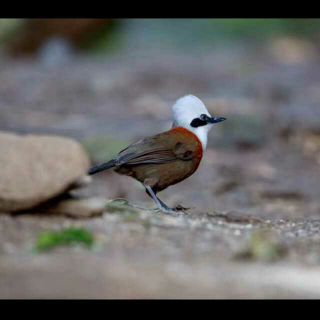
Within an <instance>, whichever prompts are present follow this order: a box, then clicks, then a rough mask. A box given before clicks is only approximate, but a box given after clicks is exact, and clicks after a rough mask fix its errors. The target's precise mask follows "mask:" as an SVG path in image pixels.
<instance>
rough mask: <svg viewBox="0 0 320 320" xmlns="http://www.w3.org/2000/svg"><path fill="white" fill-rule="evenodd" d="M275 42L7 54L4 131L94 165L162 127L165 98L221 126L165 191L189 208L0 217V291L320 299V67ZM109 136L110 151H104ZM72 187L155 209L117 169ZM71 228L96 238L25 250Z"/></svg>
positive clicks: (16, 294) (1, 105)
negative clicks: (197, 106) (187, 99)
mask: <svg viewBox="0 0 320 320" xmlns="http://www.w3.org/2000/svg"><path fill="white" fill-rule="evenodd" d="M274 46H275V48H277V47H276V44H275V45H274ZM298 48H299V47H298ZM273 49H274V48H273ZM273 49H272V48H271V49H270V48H258V49H257V48H254V47H251V48H250V47H248V48H241V49H239V48H237V49H236V50H230V48H227V49H221V48H220V49H219V50H216V51H210V52H207V53H206V54H204V53H202V54H199V55H197V56H196V57H195V55H192V56H191V55H190V56H188V55H185V56H184V57H183V58H181V56H179V55H175V54H172V53H167V54H164V55H161V56H159V55H158V56H157V55H152V56H151V55H150V56H148V55H146V56H145V57H144V56H143V55H139V56H134V55H132V56H130V55H129V56H128V55H127V56H121V55H119V56H118V57H109V56H107V57H96V56H91V57H87V56H74V57H72V59H71V60H68V62H65V63H63V62H62V63H60V64H56V65H54V66H52V65H46V64H44V63H40V62H39V61H38V60H37V59H20V60H11V59H10V58H8V57H5V56H1V57H0V69H1V72H0V83H1V85H0V129H1V130H8V131H14V132H18V133H38V134H41V133H46V134H48V133H50V134H58V135H65V136H70V137H73V138H75V139H77V140H79V141H81V142H83V143H84V144H85V145H86V146H87V147H88V148H89V150H90V154H91V156H92V162H93V163H95V162H99V161H100V160H102V158H103V157H106V156H111V155H114V154H116V153H117V152H118V151H120V150H121V149H122V148H123V145H125V144H127V143H130V142H134V141H136V140H138V139H140V138H142V137H144V136H147V135H152V134H156V133H159V132H161V131H164V130H167V129H169V128H170V127H171V110H170V107H171V105H172V103H173V102H174V100H176V99H177V98H179V97H181V96H183V95H185V94H188V93H191V94H194V95H196V96H198V97H199V98H200V99H202V100H203V101H204V103H205V104H206V105H207V107H208V109H209V111H210V112H211V114H212V115H215V116H223V117H226V118H227V121H226V122H224V123H222V124H219V125H216V126H215V127H214V128H213V130H212V131H211V132H210V136H209V144H208V149H207V150H206V152H205V154H204V157H203V160H202V163H201V164H200V167H199V169H198V171H197V172H196V173H195V174H194V175H193V176H192V177H190V178H189V179H187V180H186V181H184V182H182V183H180V184H178V185H176V186H172V187H170V188H168V189H167V190H165V191H163V192H162V193H160V194H159V197H160V198H161V199H162V200H163V201H164V202H165V203H167V204H168V205H170V206H177V205H182V206H183V207H188V208H191V209H189V210H186V211H185V213H180V214H179V215H177V216H175V217H171V216H167V215H163V214H161V213H155V212H150V211H138V212H134V213H128V212H122V211H116V212H108V210H107V211H106V212H105V214H104V215H103V216H100V217H92V218H88V219H76V218H70V217H56V216H54V215H46V214H28V213H26V214H23V215H8V214H5V213H3V214H0V297H1V298H318V297H320V276H319V275H320V218H319V217H320V166H319V163H320V108H319V99H320V94H319V92H320V64H319V61H318V55H317V54H316V53H313V51H310V50H309V51H307V52H305V51H301V50H300V51H299V50H298V49H296V51H297V50H298V51H297V52H298V53H297V54H296V56H295V59H291V60H290V59H289V60H288V59H287V60H285V61H284V60H282V59H281V58H279V56H278V55H277V51H276V49H274V50H273ZM293 51H294V50H293ZM310 52H311V53H310ZM297 57H298V58H297ZM288 61H289V62H288ZM97 139H98V140H99V139H100V140H99V141H100V142H99V144H98V146H97ZM104 139H106V140H104ZM101 141H102V142H101ZM104 141H108V143H109V142H110V145H111V144H112V148H111V147H110V148H108V143H107V142H106V143H105V144H106V145H105V150H103V152H104V153H101V150H100V149H101V145H102V146H104ZM111 142H112V143H111ZM105 160H107V159H105ZM78 194H79V195H82V196H95V197H103V198H106V199H113V198H127V199H129V201H130V202H131V203H134V204H139V205H143V206H145V207H148V208H152V207H154V204H153V202H152V200H150V199H149V198H148V197H147V196H146V194H145V191H144V189H143V188H142V186H140V185H139V184H138V183H137V182H135V181H134V180H132V179H130V178H127V177H123V176H119V175H117V174H116V173H114V172H112V171H110V172H105V173H101V174H99V175H96V176H94V179H93V183H92V184H91V185H90V186H88V187H87V188H85V189H83V190H80V191H78ZM65 226H83V227H84V228H86V229H88V230H90V231H92V232H93V234H94V236H95V238H96V243H97V244H96V245H95V247H94V248H93V249H92V250H88V249H85V248H81V247H65V248H58V249H55V250H54V251H52V252H48V253H41V254H34V253H32V252H31V251H30V247H31V245H32V243H33V241H34V239H35V238H36V236H37V234H39V232H40V231H43V230H57V229H59V228H61V227H65ZM257 247H258V248H260V247H262V248H263V249H262V251H261V250H260V249H258V251H257V250H256V248H257ZM280 249H281V250H280ZM259 250H260V251H259ZM268 250H271V251H272V250H273V251H272V252H276V253H275V254H274V258H272V259H269V258H268V257H270V255H268V254H265V252H269V251H268ZM261 252H262V253H261Z"/></svg>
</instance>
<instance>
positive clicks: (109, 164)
mask: <svg viewBox="0 0 320 320" xmlns="http://www.w3.org/2000/svg"><path fill="white" fill-rule="evenodd" d="M115 165H116V162H115V161H114V160H110V161H108V162H103V163H100V164H98V165H97V166H94V167H92V168H90V170H89V172H88V174H89V175H90V176H91V175H92V174H95V173H98V172H100V171H104V170H108V169H110V168H112V167H114V166H115Z"/></svg>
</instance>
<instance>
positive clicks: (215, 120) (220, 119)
mask: <svg viewBox="0 0 320 320" xmlns="http://www.w3.org/2000/svg"><path fill="white" fill-rule="evenodd" d="M224 120H227V119H226V118H214V117H212V118H209V122H210V123H217V122H222V121H224Z"/></svg>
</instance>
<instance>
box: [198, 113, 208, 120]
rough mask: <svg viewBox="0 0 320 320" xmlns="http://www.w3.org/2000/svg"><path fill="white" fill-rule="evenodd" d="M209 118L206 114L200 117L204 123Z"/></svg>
mask: <svg viewBox="0 0 320 320" xmlns="http://www.w3.org/2000/svg"><path fill="white" fill-rule="evenodd" d="M207 118H208V116H207V115H206V114H202V115H201V116H200V119H201V120H203V121H205V120H207Z"/></svg>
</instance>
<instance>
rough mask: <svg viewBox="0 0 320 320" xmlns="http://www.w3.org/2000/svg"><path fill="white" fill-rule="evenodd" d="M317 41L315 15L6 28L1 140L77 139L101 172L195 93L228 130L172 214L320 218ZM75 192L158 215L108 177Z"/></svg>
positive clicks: (177, 193)
mask: <svg viewBox="0 0 320 320" xmlns="http://www.w3.org/2000/svg"><path fill="white" fill-rule="evenodd" d="M319 39H320V19H0V130H2V131H5V130H8V131H14V132H18V133H35V134H44V133H45V134H57V135H64V136H68V137H72V138H75V139H77V140H78V141H80V142H81V143H82V144H83V145H84V146H85V148H86V150H87V151H88V153H89V155H90V157H91V160H92V163H99V162H102V161H106V160H108V159H110V158H111V157H112V156H114V155H116V154H117V152H119V151H120V150H122V149H123V148H124V147H126V146H127V145H128V144H129V143H132V142H135V141H137V140H139V139H141V138H143V137H145V136H148V135H153V134H157V133H160V132H162V131H165V130H168V129H169V128H170V127H171V125H172V121H171V106H172V104H173V103H174V101H175V100H176V99H178V98H180V97H181V96H183V95H186V94H193V95H196V96H197V97H199V98H200V99H201V100H202V101H203V102H204V103H205V105H206V106H207V108H208V109H209V112H210V113H211V114H212V115H213V116H219V117H220V116H221V117H226V118H227V121H226V122H223V123H222V124H220V125H216V126H215V127H214V129H213V130H212V131H211V132H210V135H209V144H208V149H207V151H206V153H205V154H204V157H203V160H202V163H201V164H200V167H199V169H198V171H197V172H196V173H195V174H194V175H193V176H192V177H190V178H189V179H187V180H186V181H184V182H182V183H180V184H179V185H176V186H172V187H170V188H168V189H167V190H165V191H163V192H162V193H161V194H160V195H159V197H160V198H161V199H162V200H163V201H164V202H165V203H166V204H168V205H170V206H176V205H179V204H181V205H183V206H184V207H196V208H205V209H208V208H210V209H215V210H218V211H240V212H246V213H247V214H251V215H254V216H256V217H258V218H264V219H293V218H297V219H311V218H313V219H319V216H320V106H319V101H320V56H319V54H320V45H319V43H320V42H319ZM81 193H82V194H83V195H86V196H101V197H104V198H107V199H111V198H127V199H130V201H132V202H134V203H136V204H141V205H145V206H147V207H153V206H154V204H153V202H152V200H151V199H149V198H148V197H147V196H146V194H145V192H144V189H143V187H142V186H141V185H140V184H139V183H137V182H136V181H134V180H133V179H129V178H127V177H123V176H119V175H117V174H115V173H114V172H112V171H107V172H104V173H101V174H99V175H96V176H94V182H93V183H92V184H91V185H90V187H89V188H87V189H85V190H82V191H81ZM279 223H281V222H279ZM311 229H312V228H311ZM311 229H310V230H311ZM310 230H309V231H310ZM317 261H318V260H317ZM227 296H228V294H226V297H227Z"/></svg>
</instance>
